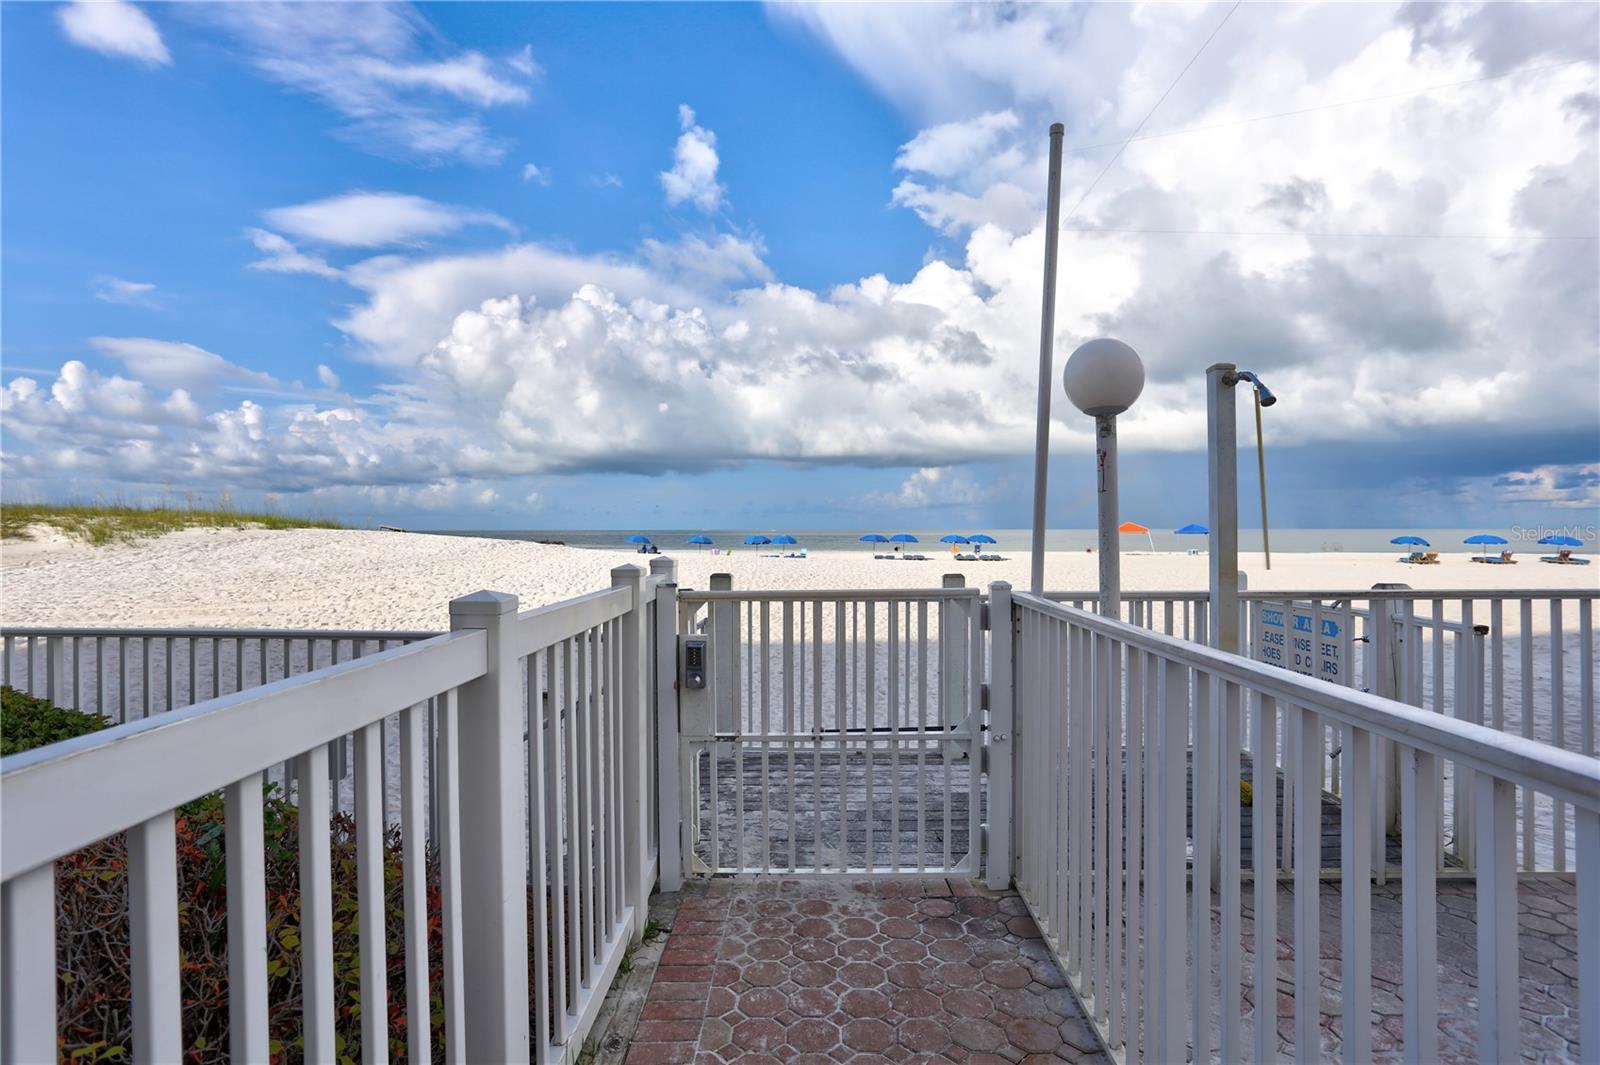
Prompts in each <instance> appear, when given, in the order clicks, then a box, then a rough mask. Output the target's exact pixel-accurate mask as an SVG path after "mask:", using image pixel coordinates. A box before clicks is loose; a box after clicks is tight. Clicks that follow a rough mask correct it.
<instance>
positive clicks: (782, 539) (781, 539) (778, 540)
mask: <svg viewBox="0 0 1600 1065" xmlns="http://www.w3.org/2000/svg"><path fill="white" fill-rule="evenodd" d="M772 542H773V543H775V544H797V543H799V542H800V541H799V540H796V539H795V538H794V537H792V536H790V535H789V534H788V533H780V534H779V535H777V536H774V537H773V538H772Z"/></svg>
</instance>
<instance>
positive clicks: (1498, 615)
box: [1047, 588, 1600, 872]
mask: <svg viewBox="0 0 1600 1065" xmlns="http://www.w3.org/2000/svg"><path fill="white" fill-rule="evenodd" d="M1047 598H1049V599H1051V600H1054V601H1057V602H1063V603H1066V604H1069V605H1072V606H1075V607H1078V608H1087V609H1090V610H1093V609H1094V608H1095V599H1096V596H1095V593H1093V592H1088V591H1078V592H1051V593H1049V594H1048V596H1047ZM1597 600H1600V591H1595V590H1568V591H1562V590H1549V589H1542V590H1503V591H1488V590H1479V589H1471V590H1451V591H1422V590H1413V589H1406V588H1378V589H1367V590H1362V591H1346V592H1337V591H1327V590H1305V591H1294V590H1287V591H1261V590H1255V591H1245V592H1242V593H1241V594H1240V625H1239V631H1240V633H1241V637H1242V641H1243V644H1244V648H1243V650H1244V654H1245V656H1246V657H1247V658H1251V659H1254V660H1255V661H1259V662H1264V663H1267V664H1271V665H1276V666H1280V667H1282V668H1284V669H1286V670H1289V671H1292V672H1298V673H1301V674H1302V675H1305V676H1310V677H1317V678H1319V679H1321V680H1324V681H1327V682H1330V683H1334V684H1341V685H1344V686H1346V687H1351V688H1356V689H1359V690H1361V691H1366V692H1372V693H1374V694H1378V695H1382V696H1385V697H1387V698H1390V699H1395V700H1397V701H1399V702H1405V703H1409V704H1411V705H1413V706H1417V707H1422V708H1424V709H1427V710H1430V711H1432V712H1434V713H1437V714H1441V715H1443V716H1446V717H1451V718H1456V719H1457V720H1462V721H1471V722H1473V723H1475V724H1480V725H1485V726H1487V727H1489V728H1493V729H1495V730H1497V731H1502V732H1510V733H1513V734H1516V735H1521V736H1524V737H1527V738H1531V739H1535V740H1538V741H1539V742H1541V743H1546V744H1549V745H1551V746H1554V747H1558V748H1560V749H1562V750H1566V751H1572V752H1574V753H1578V754H1585V755H1589V756H1594V755H1595V754H1596V753H1597V748H1596V733H1597V731H1600V710H1597V707H1596V701H1595V689H1596V685H1597V672H1596V667H1597V659H1600V654H1597V651H1600V645H1597V643H1596V639H1595V629H1594V604H1595V602H1596V601H1597ZM1208 613H1209V604H1208V602H1207V595H1206V593H1204V592H1192V591H1190V592H1171V591H1157V592H1130V593H1124V596H1123V618H1124V620H1126V621H1128V622H1129V623H1131V624H1133V625H1137V626H1139V627H1141V628H1145V629H1148V630H1150V631H1153V632H1162V633H1165V634H1166V635H1169V636H1176V637H1179V638H1182V639H1187V640H1193V641H1196V642H1200V643H1204V642H1206V641H1207V639H1208V632H1209V623H1208ZM1385 620H1386V621H1387V622H1388V623H1387V624H1386V625H1385V624H1383V622H1384V621H1385ZM1242 739H1243V740H1244V742H1245V743H1246V744H1248V743H1249V741H1250V733H1249V724H1248V722H1247V723H1246V726H1245V732H1244V735H1243V737H1242ZM1277 744H1278V746H1277V750H1276V751H1275V752H1274V759H1275V764H1276V765H1277V766H1278V768H1279V769H1280V770H1281V771H1282V772H1283V774H1284V787H1285V789H1286V794H1287V796H1288V798H1287V799H1286V801H1291V802H1292V797H1293V794H1294V792H1295V789H1296V788H1298V787H1299V786H1300V768H1301V767H1300V766H1298V765H1297V764H1296V763H1295V760H1294V759H1293V758H1290V757H1288V755H1287V751H1286V748H1285V746H1284V744H1285V740H1284V738H1283V737H1282V736H1279V737H1277ZM1386 750H1387V748H1386ZM1340 753H1341V748H1340V745H1339V742H1338V739H1337V737H1336V736H1334V735H1333V734H1331V733H1330V734H1329V737H1328V742H1327V746H1326V749H1325V750H1324V751H1323V757H1322V758H1321V759H1319V761H1318V768H1317V774H1316V780H1317V781H1318V782H1319V786H1320V789H1321V790H1324V791H1328V792H1330V793H1332V794H1334V795H1338V794H1339V793H1340V790H1341V787H1342V784H1341V774H1340V769H1339V758H1340ZM1374 773H1375V776H1374V780H1373V787H1374V788H1375V789H1376V791H1377V793H1378V794H1379V795H1381V796H1382V802H1383V810H1384V815H1385V824H1386V825H1387V827H1388V828H1390V829H1395V828H1397V827H1398V825H1399V816H1400V776H1399V764H1398V762H1397V761H1396V760H1395V759H1394V758H1393V757H1392V752H1391V757H1388V758H1386V759H1384V760H1382V761H1381V762H1380V763H1379V764H1378V765H1377V766H1376V767H1375V770H1374ZM1436 790H1438V791H1439V793H1440V799H1441V802H1442V804H1443V811H1444V820H1443V833H1444V836H1443V839H1444V845H1445V846H1444V850H1443V851H1442V852H1441V861H1446V860H1448V862H1449V864H1450V866H1451V867H1452V868H1457V869H1464V870H1469V871H1470V869H1471V867H1472V846H1471V841H1472V835H1473V832H1472V815H1473V803H1472V802H1471V796H1470V795H1469V794H1468V792H1467V791H1466V790H1465V789H1464V788H1458V787H1457V781H1456V780H1455V767H1454V766H1453V765H1452V764H1449V763H1446V764H1445V765H1443V766H1442V767H1441V769H1440V780H1439V782H1438V784H1437V787H1436ZM1516 810H1517V815H1516V816H1517V837H1518V848H1517V853H1518V865H1519V868H1520V869H1522V870H1523V871H1525V872H1535V871H1538V872H1568V871H1571V869H1572V864H1571V858H1570V856H1571V854H1572V853H1573V848H1574V846H1575V836H1574V833H1575V828H1574V825H1573V821H1572V816H1571V811H1570V810H1569V809H1568V808H1567V804H1566V803H1565V802H1563V801H1562V800H1561V799H1560V798H1559V797H1557V796H1552V795H1546V794H1541V793H1538V792H1537V791H1534V790H1530V789H1527V788H1520V787H1519V788H1518V790H1517V804H1516ZM1283 869H1284V871H1288V870H1290V869H1292V865H1291V864H1285V865H1284V866H1283Z"/></svg>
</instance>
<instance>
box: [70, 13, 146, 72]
mask: <svg viewBox="0 0 1600 1065" xmlns="http://www.w3.org/2000/svg"><path fill="white" fill-rule="evenodd" d="M56 17H57V18H58V19H59V20H60V21H61V28H62V30H63V31H65V32H66V35H67V39H68V40H70V41H71V42H72V43H73V44H76V45H81V46H82V47H84V48H90V49H93V50H94V51H96V52H99V53H101V54H102V55H109V56H115V57H117V58H119V59H131V60H133V61H134V62H135V63H139V64H142V65H144V66H150V67H161V66H167V65H168V64H170V63H171V62H172V56H171V54H170V53H168V51H167V46H166V43H165V42H163V41H162V39H161V31H160V30H158V29H156V24H155V23H154V22H152V21H150V16H149V15H146V14H145V13H144V11H143V10H141V9H140V8H139V7H137V6H135V5H133V4H130V3H128V2H127V0H73V2H72V3H70V4H63V5H62V6H61V7H60V8H58V9H57V11H56Z"/></svg>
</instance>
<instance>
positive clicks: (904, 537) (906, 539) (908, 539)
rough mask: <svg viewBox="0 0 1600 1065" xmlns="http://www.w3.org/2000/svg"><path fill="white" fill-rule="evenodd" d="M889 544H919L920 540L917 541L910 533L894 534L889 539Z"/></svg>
mask: <svg viewBox="0 0 1600 1065" xmlns="http://www.w3.org/2000/svg"><path fill="white" fill-rule="evenodd" d="M889 542H890V543H891V544H916V543H921V541H920V540H918V539H917V538H916V537H915V536H912V535H911V534H910V533H895V534H894V535H893V536H891V537H889Z"/></svg>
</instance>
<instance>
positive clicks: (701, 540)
mask: <svg viewBox="0 0 1600 1065" xmlns="http://www.w3.org/2000/svg"><path fill="white" fill-rule="evenodd" d="M684 542H685V543H690V544H699V545H701V546H702V547H710V546H711V544H712V540H711V537H709V536H707V535H706V534H705V533H701V534H700V535H699V536H691V537H689V539H688V540H686V541H684Z"/></svg>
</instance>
